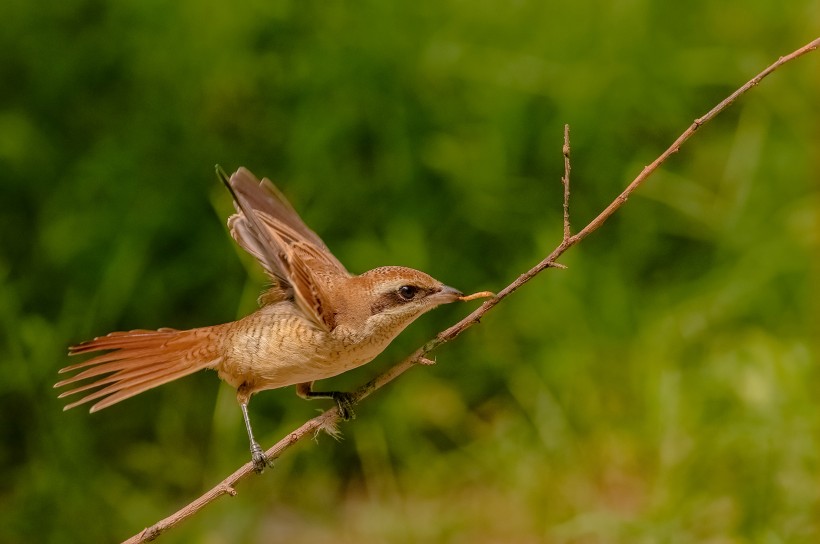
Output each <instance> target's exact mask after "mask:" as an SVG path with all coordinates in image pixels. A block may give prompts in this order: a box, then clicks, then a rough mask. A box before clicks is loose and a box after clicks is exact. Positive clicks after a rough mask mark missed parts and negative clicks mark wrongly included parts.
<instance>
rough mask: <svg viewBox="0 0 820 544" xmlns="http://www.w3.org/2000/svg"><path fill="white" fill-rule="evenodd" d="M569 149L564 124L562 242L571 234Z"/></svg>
mask: <svg viewBox="0 0 820 544" xmlns="http://www.w3.org/2000/svg"><path fill="white" fill-rule="evenodd" d="M569 151H570V149H569V125H564V148H563V153H564V177H562V178H561V185H563V186H564V238H563V242H564V243H566V242H567V241H568V240H569V237H570V235H571V234H572V231H571V229H570V225H569V172H570V170H572V168H571V167H570V164H569Z"/></svg>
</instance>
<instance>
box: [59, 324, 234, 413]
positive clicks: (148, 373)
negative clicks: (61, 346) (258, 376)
mask: <svg viewBox="0 0 820 544" xmlns="http://www.w3.org/2000/svg"><path fill="white" fill-rule="evenodd" d="M216 338H217V331H216V330H215V327H203V328H200V329H191V330H187V331H178V330H175V329H159V330H157V331H148V330H134V331H128V332H112V333H111V334H108V335H106V336H100V337H98V338H95V339H93V340H89V341H87V342H83V343H81V344H78V345H76V346H72V347H70V348H69V349H68V354H69V355H79V354H84V353H91V352H94V351H109V350H110V351H109V352H108V353H104V354H102V355H97V356H96V357H94V358H92V359H89V360H87V361H84V362H82V363H77V364H75V365H71V366H67V367H65V368H63V369H61V370H60V374H62V373H64V372H73V371H75V370H79V369H81V368H85V369H86V370H83V371H82V372H80V373H78V374H75V375H74V376H72V377H70V378H68V379H65V380H62V381H60V382H58V383H57V384H55V385H54V387H63V386H66V385H69V384H76V383H77V382H79V381H82V380H86V379H89V378H97V377H98V376H102V377H100V378H98V379H95V380H94V381H92V382H91V383H86V384H85V385H80V386H79V387H75V388H74V389H71V390H69V391H65V392H63V393H61V394H60V397H59V398H63V397H67V396H69V395H74V394H76V393H81V392H87V391H91V392H90V393H87V394H86V395H85V396H84V397H82V398H80V399H79V400H77V401H74V402H72V403H71V404H69V405H67V406H66V407H65V408H64V410H68V409H69V408H74V407H75V406H79V405H80V404H85V403H86V402H91V401H93V400H97V399H102V400H99V401H97V402H96V403H95V404H94V405H93V406H91V410H90V411H91V412H96V411H97V410H102V409H103V408H106V407H108V406H111V405H112V404H115V403H117V402H119V401H121V400H125V399H127V398H129V397H133V396H134V395H137V394H139V393H142V392H143V391H147V390H148V389H151V388H153V387H157V386H158V385H162V384H164V383H168V382H170V381H173V380H176V379H177V378H181V377H183V376H187V375H188V374H193V373H194V372H196V371H197V370H201V369H203V368H214V367H215V366H216V365H218V364H219V362H220V361H221V356H220V354H219V350H218V345H219V343H218V342H216V341H215V339H216Z"/></svg>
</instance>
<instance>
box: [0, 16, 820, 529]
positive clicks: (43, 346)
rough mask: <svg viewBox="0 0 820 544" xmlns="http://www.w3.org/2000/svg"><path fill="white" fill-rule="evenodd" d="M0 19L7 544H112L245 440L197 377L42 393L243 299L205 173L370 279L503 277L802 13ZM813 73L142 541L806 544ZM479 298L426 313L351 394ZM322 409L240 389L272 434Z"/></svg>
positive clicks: (814, 432) (677, 159) (818, 119)
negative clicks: (487, 309) (260, 186)
mask: <svg viewBox="0 0 820 544" xmlns="http://www.w3.org/2000/svg"><path fill="white" fill-rule="evenodd" d="M1 11H2V19H3V22H2V23H0V24H2V27H3V31H2V32H0V171H2V174H0V191H2V192H1V193H0V196H2V198H0V235H2V244H0V320H1V321H2V327H1V328H0V331H2V336H0V361H2V362H0V364H2V367H0V368H2V375H3V379H2V380H0V408H2V411H0V414H1V415H0V418H2V424H1V426H0V433H2V448H1V449H0V470H2V472H1V473H0V482H2V483H0V541H2V542H5V543H17V542H20V543H22V542H114V541H118V540H120V539H124V538H126V537H128V536H130V535H132V534H133V533H135V532H137V531H139V530H140V529H142V528H143V527H145V526H147V525H150V524H152V523H154V522H155V521H157V520H158V519H160V518H162V517H164V516H166V515H168V514H170V513H172V512H173V511H174V510H176V509H177V508H178V507H179V506H182V505H183V504H185V503H187V502H188V501H189V500H191V499H192V498H194V497H196V496H198V495H199V494H200V493H201V492H202V491H203V490H205V489H208V488H210V487H211V486H212V485H213V484H215V483H216V482H218V481H219V480H221V479H222V478H223V477H224V476H226V475H227V474H229V473H230V472H231V471H233V470H234V469H235V468H237V467H238V466H239V465H240V464H242V463H244V462H246V461H247V460H248V458H249V454H248V451H247V439H246V437H245V431H244V429H243V426H242V420H241V416H240V413H239V409H238V407H237V406H236V402H235V399H234V394H233V391H232V390H230V389H229V388H228V387H227V386H224V385H221V384H220V383H219V380H218V379H217V378H216V376H215V375H214V374H212V373H201V374H200V375H195V376H192V377H189V378H186V379H185V380H183V381H180V382H178V383H173V384H170V385H167V386H164V387H162V388H159V389H157V390H154V391H151V392H148V393H146V394H143V395H141V396H139V397H135V398H133V399H130V400H128V401H126V402H123V403H121V404H118V405H116V406H114V407H112V408H110V409H107V410H104V411H103V412H100V413H97V414H94V415H89V414H88V413H87V412H85V411H83V410H74V411H71V412H68V413H63V412H62V411H61V408H62V405H63V403H62V402H61V401H58V400H57V398H56V396H57V392H55V391H54V390H53V389H52V385H53V383H54V382H55V381H56V380H57V374H56V372H57V369H59V368H60V367H62V366H65V365H66V364H67V363H68V360H67V357H66V347H67V346H68V345H69V344H71V343H73V342H77V341H81V340H84V339H87V338H90V337H93V336H95V335H99V334H103V333H106V332H109V331H112V330H123V329H131V328H157V327H161V326H171V327H177V328H187V327H194V326H199V325H207V324H213V323H221V322H225V321H230V320H233V319H236V318H237V317H238V316H242V315H245V314H247V313H249V312H251V311H252V310H253V309H254V307H255V298H256V295H257V294H258V292H259V291H260V289H261V288H262V286H263V284H264V277H263V275H262V273H261V271H260V270H259V268H258V266H257V265H256V264H255V263H254V262H253V260H252V259H250V258H249V257H248V256H247V255H244V254H242V252H241V250H239V249H237V247H236V246H235V245H234V244H233V242H232V241H231V240H230V238H229V236H228V235H227V233H226V229H225V227H224V223H225V219H226V216H227V215H228V214H229V212H230V211H231V206H230V202H229V199H228V196H227V194H225V192H224V190H223V189H222V188H221V187H220V185H219V183H218V182H217V180H216V179H215V177H214V174H213V165H214V164H215V163H217V162H218V163H220V164H222V165H223V166H224V167H225V168H226V169H227V170H229V171H230V170H233V169H235V168H236V167H238V166H240V165H245V166H247V167H249V168H250V169H251V170H252V171H254V172H256V173H257V174H259V175H260V176H261V175H265V176H269V177H271V178H272V179H274V180H275V181H276V182H277V183H278V184H279V186H280V187H281V188H282V189H283V191H284V192H285V193H286V194H287V195H288V196H289V198H290V199H291V200H292V202H293V203H294V205H295V206H296V207H297V209H298V210H300V212H301V213H302V215H303V217H304V218H305V220H306V221H307V223H308V224H309V225H311V226H312V227H313V228H314V229H315V230H316V231H317V232H319V233H320V235H321V236H322V237H323V238H324V240H325V241H326V242H327V243H328V245H329V246H330V247H331V248H332V250H333V251H334V253H335V254H336V255H337V256H339V258H340V259H341V260H342V261H343V262H344V263H345V264H346V265H347V266H348V268H349V269H350V270H352V271H354V272H362V271H364V270H367V269H370V268H373V267H375V266H379V265H384V264H402V265H408V266H413V267H417V268H420V269H423V270H425V271H427V272H429V273H431V274H432V275H434V276H436V277H437V278H440V279H441V280H442V281H444V282H446V283H449V284H451V285H454V286H457V287H459V288H461V289H463V290H465V291H475V290H484V289H490V290H498V289H500V288H502V287H503V286H505V285H506V284H508V283H509V282H510V281H512V280H513V279H514V278H515V277H516V276H517V275H518V274H519V273H521V272H523V271H524V270H526V269H527V268H529V267H530V266H531V265H533V264H534V263H535V262H537V261H538V260H540V259H541V258H542V257H543V256H544V255H545V254H546V253H547V252H548V251H549V250H550V249H551V248H553V247H554V246H555V245H556V244H557V243H558V242H559V240H560V234H561V219H560V213H561V195H560V184H559V179H560V176H561V173H562V159H561V137H562V126H563V124H564V123H569V124H570V125H571V127H572V142H573V147H572V151H573V172H572V173H573V182H574V185H573V195H572V212H573V221H574V225H575V226H576V228H580V226H582V225H583V224H584V223H585V222H586V221H588V220H589V219H590V218H591V217H593V216H594V214H596V213H597V212H598V211H599V210H600V209H602V208H603V207H604V206H605V205H606V204H607V203H608V202H610V201H611V200H612V198H613V197H614V195H615V194H617V192H618V191H620V189H621V188H622V187H623V186H624V185H625V183H626V182H627V181H629V180H631V179H632V177H634V176H635V175H636V174H637V173H638V172H639V171H640V170H641V168H642V167H643V166H644V165H645V164H647V163H648V162H649V161H651V160H652V159H653V158H654V157H655V156H656V155H657V154H658V153H659V152H660V151H661V150H662V149H664V148H665V147H666V146H667V145H668V144H669V143H670V142H671V141H672V140H673V139H674V138H675V137H676V136H677V135H678V134H679V133H680V132H681V131H682V130H683V129H684V128H686V127H687V126H688V125H689V124H690V122H691V121H692V120H693V119H694V118H695V117H697V116H699V115H701V114H703V113H705V112H706V111H707V110H708V109H710V108H711V107H712V106H713V105H714V104H716V103H717V102H718V101H719V100H721V99H722V98H723V97H725V96H726V95H727V94H729V93H730V92H731V91H732V90H733V89H735V88H736V87H738V86H739V85H740V84H742V83H743V82H745V81H747V80H748V79H749V78H750V77H751V76H752V75H754V74H755V73H757V72H758V71H759V70H760V69H762V68H763V67H764V66H766V65H768V64H769V63H770V62H772V61H774V60H775V59H776V58H777V57H778V56H779V55H782V54H785V53H787V52H789V51H791V50H793V49H796V48H797V47H799V46H801V45H803V44H804V43H806V42H808V41H810V40H811V39H813V38H814V37H815V35H816V34H817V28H818V26H820V25H818V22H820V3H818V1H817V0H811V1H808V0H798V1H794V2H788V3H785V4H784V3H778V2H770V1H768V0H759V1H748V0H728V1H725V2H712V1H706V0H696V1H694V2H685V3H678V4H672V3H663V4H662V3H660V2H628V1H616V2H604V1H594V0H591V1H590V0H586V1H580V2H549V3H547V2H536V1H528V0H523V1H518V2H487V1H479V2H458V1H447V0H446V1H439V2H427V1H423V2H374V1H364V2H287V1H265V2H260V1H257V2H247V3H240V4H235V5H234V4H231V5H229V4H226V3H224V2H192V1H187V0H185V1H180V2H155V1H150V0H149V1H144V0H142V1H136V0H129V1H121V2H101V1H99V0H95V1H88V0H72V1H66V2H52V3H34V2H23V1H20V0H11V1H6V2H4V7H3V8H2V10H1ZM818 96H820V54H818V53H815V54H814V55H813V56H809V57H807V58H804V59H802V60H800V61H798V62H797V63H795V64H792V65H789V66H788V67H786V68H784V69H782V70H781V71H779V72H777V73H775V74H774V75H773V76H771V78H770V79H767V80H766V81H765V82H764V83H763V84H762V85H761V86H760V87H758V88H756V89H754V90H753V92H752V93H751V94H749V95H747V96H746V97H744V98H743V99H742V101H741V102H740V103H738V104H737V105H736V106H734V107H733V108H732V109H731V110H729V111H727V112H726V113H725V114H724V115H723V116H721V117H719V118H718V119H717V120H716V121H715V122H714V123H713V124H711V125H709V126H708V127H707V128H705V129H703V130H702V131H701V132H699V133H698V134H697V135H696V137H695V138H694V140H692V141H691V142H690V144H688V145H687V146H686V147H685V148H684V149H683V150H682V152H681V153H679V154H677V155H676V156H674V157H673V158H672V159H671V160H670V161H669V163H668V164H667V165H666V166H665V167H664V168H663V170H662V171H661V172H659V173H658V174H657V175H655V176H654V178H653V179H652V180H651V181H650V182H649V184H648V185H647V186H646V187H644V188H643V189H641V191H640V193H639V194H638V195H636V196H635V197H634V198H632V199H631V200H630V201H629V203H628V205H627V206H626V207H625V208H624V209H623V210H622V211H620V212H619V213H618V214H617V215H616V216H615V217H613V219H612V220H611V221H610V222H609V223H607V224H606V226H605V227H604V228H603V229H601V230H600V231H599V232H598V233H597V234H595V235H594V236H593V237H592V238H590V239H588V240H586V241H584V242H583V243H582V244H581V245H580V246H578V247H576V248H573V249H572V250H571V251H570V252H568V253H567V254H566V255H565V257H564V258H563V259H562V262H564V263H565V264H566V265H568V267H569V269H568V270H566V271H554V270H551V271H547V272H545V273H544V274H543V275H542V276H541V277H538V278H537V279H535V280H534V281H532V282H531V283H530V284H528V285H527V286H526V287H524V288H523V289H521V290H520V291H519V292H517V293H516V294H515V295H514V296H513V297H511V298H509V299H508V300H507V301H505V302H504V303H503V304H502V305H500V306H498V307H497V308H496V309H495V310H494V311H493V312H491V313H490V314H489V315H487V316H486V318H485V319H484V320H483V321H482V323H481V324H480V325H479V326H477V327H474V328H472V329H471V330H469V332H467V333H466V334H464V335H463V336H462V337H460V338H459V339H458V340H457V341H456V342H454V343H452V344H450V345H446V346H443V347H442V348H440V349H439V350H437V351H436V352H435V353H434V355H435V356H436V357H437V360H438V363H439V364H438V365H436V366H434V367H429V368H418V369H413V370H412V371H411V372H410V373H408V374H407V375H405V376H403V377H402V378H401V379H400V380H398V381H397V382H395V383H393V384H391V385H390V386H389V387H387V388H385V389H384V390H382V391H380V392H379V393H377V394H376V395H374V396H372V397H371V398H369V399H368V400H367V401H366V402H365V403H363V404H362V405H361V406H359V408H358V410H357V414H358V418H357V419H356V420H355V421H354V422H352V423H349V424H344V425H343V426H342V431H343V434H344V438H343V440H342V441H340V442H336V441H334V440H333V439H331V438H329V437H327V436H320V437H318V439H317V441H316V442H315V443H314V442H311V441H309V440H308V441H305V442H304V443H301V444H300V445H298V446H297V447H295V448H293V449H291V450H290V451H288V452H287V454H286V455H285V456H284V457H283V458H281V459H280V460H279V461H278V462H277V464H276V467H275V469H274V470H271V471H268V472H266V473H265V474H264V476H262V477H255V478H252V479H251V480H249V481H246V482H243V483H242V484H241V485H240V486H239V488H238V491H239V494H238V496H237V497H235V498H232V499H228V498H223V499H220V500H219V501H218V502H217V503H215V504H212V505H210V506H209V507H207V508H206V509H205V510H204V511H203V512H201V513H200V514H198V515H197V516H195V517H194V518H193V519H191V520H189V521H187V522H185V523H184V524H183V525H181V526H179V527H178V528H176V529H174V530H172V531H171V532H169V533H167V534H166V535H164V536H163V537H162V538H161V541H162V542H169V543H171V542H204V543H223V542H224V543H233V542H252V543H261V542H280V541H281V542H284V541H287V542H291V543H300V542H318V543H323V542H327V543H330V542H332V543H334V544H343V543H358V542H478V543H485V542H575V543H598V542H601V543H608V542H670V543H689V542H711V543H730V542H731V543H734V542H765V543H780V542H790V543H791V542H818V541H820V466H819V465H820V409H818V404H820V402H818V398H817V397H818V396H817V391H818V386H820V372H819V371H818V368H820V367H818V363H820V361H819V360H818V354H820V341H818V338H820V319H818V310H820V302H819V301H818V295H820V293H818V279H820V259H819V258H818V248H820V183H818V180H819V179H820V158H818V157H820V111H819V110H818ZM477 304H478V303H475V302H474V303H468V304H462V305H452V306H448V307H444V308H441V309H439V310H437V311H435V312H433V313H431V314H429V315H427V316H425V317H424V318H422V319H420V320H419V321H418V322H417V323H415V324H414V325H413V326H412V327H411V328H410V329H408V330H407V332H406V333H405V334H403V335H402V336H401V337H400V338H399V339H397V340H396V341H395V342H394V344H393V345H392V346H391V347H390V348H389V349H388V351H387V352H385V354H384V355H383V356H382V357H380V358H379V359H378V360H377V361H375V362H374V363H372V364H371V365H368V366H366V367H363V368H361V369H358V370H356V371H354V372H351V373H350V374H349V375H345V376H342V377H339V378H337V379H335V380H333V381H332V382H327V385H333V386H338V387H340V388H352V387H355V386H357V385H359V384H361V383H363V382H364V381H366V380H367V379H369V378H370V377H372V376H373V375H375V373H377V372H379V371H380V370H383V369H384V368H386V367H387V366H388V365H390V364H391V363H393V362H395V361H397V360H399V359H401V358H402V357H404V356H405V355H407V354H408V353H409V352H411V351H412V350H413V349H415V348H416V347H417V346H419V345H420V344H421V343H423V342H425V341H426V340H427V339H429V338H430V337H431V336H432V335H433V334H435V333H436V332H437V331H438V330H440V329H442V328H444V327H445V326H448V325H449V324H452V323H453V322H455V321H456V320H458V319H459V318H460V317H461V316H463V315H466V313H467V312H469V311H470V310H471V309H472V308H473V307H475V306H476V305H477ZM322 406H329V405H328V404H327V403H324V404H323V403H321V402H317V403H308V402H305V401H302V400H300V399H299V398H297V397H296V396H295V395H294V394H293V392H292V391H291V390H282V391H273V392H268V393H265V394H261V395H258V396H257V397H255V398H254V401H253V402H252V403H251V411H252V416H253V419H254V422H255V428H256V431H257V433H258V434H257V436H258V438H259V439H260V441H261V442H262V444H263V445H265V446H269V445H271V444H272V443H273V442H274V441H276V440H278V439H279V438H280V437H281V436H283V435H284V434H285V433H287V432H288V431H289V430H291V429H292V428H294V427H295V426H296V425H298V424H299V423H300V422H302V421H304V420H306V419H307V418H310V417H311V416H313V415H315V414H316V410H317V409H318V408H320V407H322Z"/></svg>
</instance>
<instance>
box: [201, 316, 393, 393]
mask: <svg viewBox="0 0 820 544" xmlns="http://www.w3.org/2000/svg"><path fill="white" fill-rule="evenodd" d="M223 327H225V329H224V331H223V335H222V338H223V341H222V352H223V359H222V362H221V363H220V365H219V367H218V368H217V370H218V372H219V376H220V378H222V379H223V380H224V381H226V382H228V383H229V384H230V385H232V386H233V387H237V388H238V387H239V386H241V385H244V386H245V387H246V388H249V389H250V390H251V391H259V390H263V389H274V388H277V387H285V386H288V385H293V384H297V383H304V382H311V381H315V380H320V379H323V378H329V377H331V376H335V375H337V374H340V373H342V372H345V371H347V370H350V369H352V368H355V367H358V366H361V365H363V364H365V363H367V362H369V361H371V360H372V359H373V358H374V357H376V356H377V355H378V354H379V353H381V352H382V351H383V350H384V348H385V347H386V346H387V344H389V343H390V340H392V338H393V337H395V334H393V335H392V336H390V337H389V338H388V337H386V336H385V335H383V334H377V335H373V334H368V331H364V330H356V329H355V328H351V327H346V326H344V325H340V326H338V327H336V328H335V329H333V331H330V332H328V331H327V330H325V329H324V328H322V327H320V326H319V325H318V324H316V323H315V322H314V321H312V320H310V319H308V318H307V317H306V316H305V315H304V313H303V312H302V311H301V310H300V309H299V308H298V307H297V306H296V305H295V304H293V303H292V302H289V301H287V302H279V303H276V304H271V305H269V306H265V307H263V308H260V309H259V310H257V311H256V312H254V313H252V314H250V315H248V316H247V317H245V318H243V319H240V320H239V321H235V322H233V323H228V324H226V325H223Z"/></svg>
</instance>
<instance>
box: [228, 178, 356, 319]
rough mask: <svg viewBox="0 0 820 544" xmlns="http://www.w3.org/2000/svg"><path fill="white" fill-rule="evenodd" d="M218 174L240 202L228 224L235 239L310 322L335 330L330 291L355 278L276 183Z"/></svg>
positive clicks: (235, 200)
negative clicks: (340, 279) (338, 282)
mask: <svg viewBox="0 0 820 544" xmlns="http://www.w3.org/2000/svg"><path fill="white" fill-rule="evenodd" d="M217 174H218V175H219V177H220V178H221V179H222V181H223V182H224V183H225V186H226V187H227V188H228V190H229V191H230V192H231V195H232V196H233V199H234V207H235V208H236V212H237V213H236V214H234V215H232V216H231V217H230V218H228V227H229V229H230V231H231V236H232V237H233V239H234V240H236V242H237V243H238V244H239V245H240V246H241V247H242V248H243V249H244V250H245V251H247V252H248V253H250V254H251V255H253V256H254V257H255V258H256V260H258V261H259V263H260V264H261V265H262V267H263V268H264V269H265V272H267V274H268V275H269V276H270V277H271V279H272V280H273V281H274V283H275V284H276V287H277V288H278V289H280V290H281V291H282V292H283V293H284V294H285V295H286V296H288V297H291V296H292V297H293V299H294V301H295V302H296V304H298V305H299V307H300V308H301V309H302V310H303V311H304V312H305V314H306V315H307V316H308V317H310V318H311V319H313V320H314V321H315V322H316V323H317V324H319V325H320V326H322V327H324V328H326V329H327V330H332V329H333V327H334V326H335V308H334V307H333V304H332V299H331V297H330V296H328V295H329V290H330V289H329V287H330V284H331V283H332V281H333V278H335V277H338V276H342V277H349V276H350V273H349V272H348V271H347V270H346V269H345V267H344V266H343V265H342V263H340V262H339V260H338V259H336V257H334V256H333V254H332V253H331V252H330V250H329V249H328V248H327V246H326V245H325V243H324V242H322V239H321V238H319V236H318V235H317V234H316V233H315V232H313V231H312V230H310V229H309V228H308V226H307V225H305V223H304V222H303V221H302V219H301V218H300V217H299V214H297V213H296V211H295V210H294V209H293V207H292V206H291V205H290V203H289V202H288V201H287V200H286V199H285V197H284V195H282V193H281V192H279V190H278V189H277V188H276V187H275V186H274V185H273V183H271V182H270V180H268V179H267V178H265V179H263V180H262V181H259V180H258V179H257V178H256V176H254V175H253V174H252V173H251V172H250V171H249V170H247V169H246V168H239V170H237V171H236V172H234V173H233V175H231V177H230V179H229V178H228V176H227V175H226V174H225V172H224V171H222V169H221V168H219V167H217Z"/></svg>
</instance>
